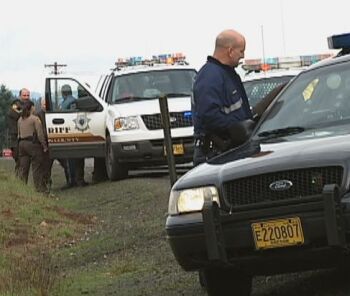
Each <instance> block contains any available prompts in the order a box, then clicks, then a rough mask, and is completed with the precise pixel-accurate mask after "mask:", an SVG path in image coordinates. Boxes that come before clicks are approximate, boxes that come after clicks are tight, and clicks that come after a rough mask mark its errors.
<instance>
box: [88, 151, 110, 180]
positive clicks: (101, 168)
mask: <svg viewBox="0 0 350 296" xmlns="http://www.w3.org/2000/svg"><path fill="white" fill-rule="evenodd" d="M107 180H108V175H107V170H106V160H105V158H102V157H95V158H94V171H93V172H92V183H99V182H103V181H107Z"/></svg>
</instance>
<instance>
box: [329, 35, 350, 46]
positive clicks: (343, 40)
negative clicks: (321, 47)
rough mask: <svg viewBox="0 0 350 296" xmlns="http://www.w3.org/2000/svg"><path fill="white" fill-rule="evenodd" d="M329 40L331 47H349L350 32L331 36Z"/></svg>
mask: <svg viewBox="0 0 350 296" xmlns="http://www.w3.org/2000/svg"><path fill="white" fill-rule="evenodd" d="M327 41H328V48H329V49H344V48H346V49H349V48H350V33H346V34H340V35H333V36H329V37H328V38H327Z"/></svg>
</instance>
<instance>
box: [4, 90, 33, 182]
mask: <svg viewBox="0 0 350 296" xmlns="http://www.w3.org/2000/svg"><path fill="white" fill-rule="evenodd" d="M28 100H30V92H29V90H28V89H26V88H22V89H21V90H20V91H19V99H16V100H14V101H13V102H12V103H11V107H10V109H9V111H8V112H7V126H8V131H9V147H10V149H11V151H12V157H13V159H14V160H15V174H16V176H18V166H19V161H18V139H17V135H18V129H17V121H18V119H19V117H20V116H21V111H22V105H23V103H24V102H26V101H28Z"/></svg>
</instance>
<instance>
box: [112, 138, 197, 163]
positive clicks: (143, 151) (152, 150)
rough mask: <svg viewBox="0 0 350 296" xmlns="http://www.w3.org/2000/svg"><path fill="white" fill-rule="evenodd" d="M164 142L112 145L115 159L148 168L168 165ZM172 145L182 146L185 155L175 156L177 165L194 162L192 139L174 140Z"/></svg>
mask: <svg viewBox="0 0 350 296" xmlns="http://www.w3.org/2000/svg"><path fill="white" fill-rule="evenodd" d="M163 142H164V140H163V139H159V140H144V141H132V142H121V143H112V148H113V153H114V157H115V159H116V160H117V161H118V162H120V163H124V164H128V165H129V166H131V167H132V166H135V167H136V166H143V165H144V166H146V165H162V164H167V158H166V155H165V154H164V143H163ZM172 143H173V145H174V144H182V145H183V150H184V154H181V155H174V158H175V163H176V164H181V163H187V162H191V161H192V160H193V147H194V142H193V138H192V137H186V138H173V139H172Z"/></svg>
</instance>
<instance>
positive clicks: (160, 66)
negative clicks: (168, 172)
mask: <svg viewBox="0 0 350 296" xmlns="http://www.w3.org/2000/svg"><path fill="white" fill-rule="evenodd" d="M195 75H196V70H195V69H194V68H193V67H191V66H189V65H188V63H187V62H186V61H185V57H184V56H183V55H182V54H173V55H159V56H154V57H153V58H152V59H149V60H145V59H143V58H141V57H135V58H131V59H127V60H125V59H119V60H118V62H117V63H116V68H115V69H113V70H112V72H111V73H109V74H108V75H106V76H105V77H104V78H103V79H101V80H100V83H99V85H98V86H97V91H98V94H99V96H100V97H101V98H102V100H103V101H104V102H106V104H107V117H106V169H107V174H108V176H109V178H110V179H111V180H116V179H120V178H123V177H125V176H127V173H128V170H129V169H130V168H136V167H142V166H154V165H160V164H166V163H167V161H166V153H165V149H164V135H163V127H162V120H161V113H160V108H159V101H158V98H159V96H161V95H166V96H167V98H168V106H169V116H170V127H171V133H172V142H173V153H174V157H175V162H176V163H177V164H180V163H188V162H191V161H192V155H193V123H192V113H191V95H192V85H193V81H194V77H195Z"/></svg>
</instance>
